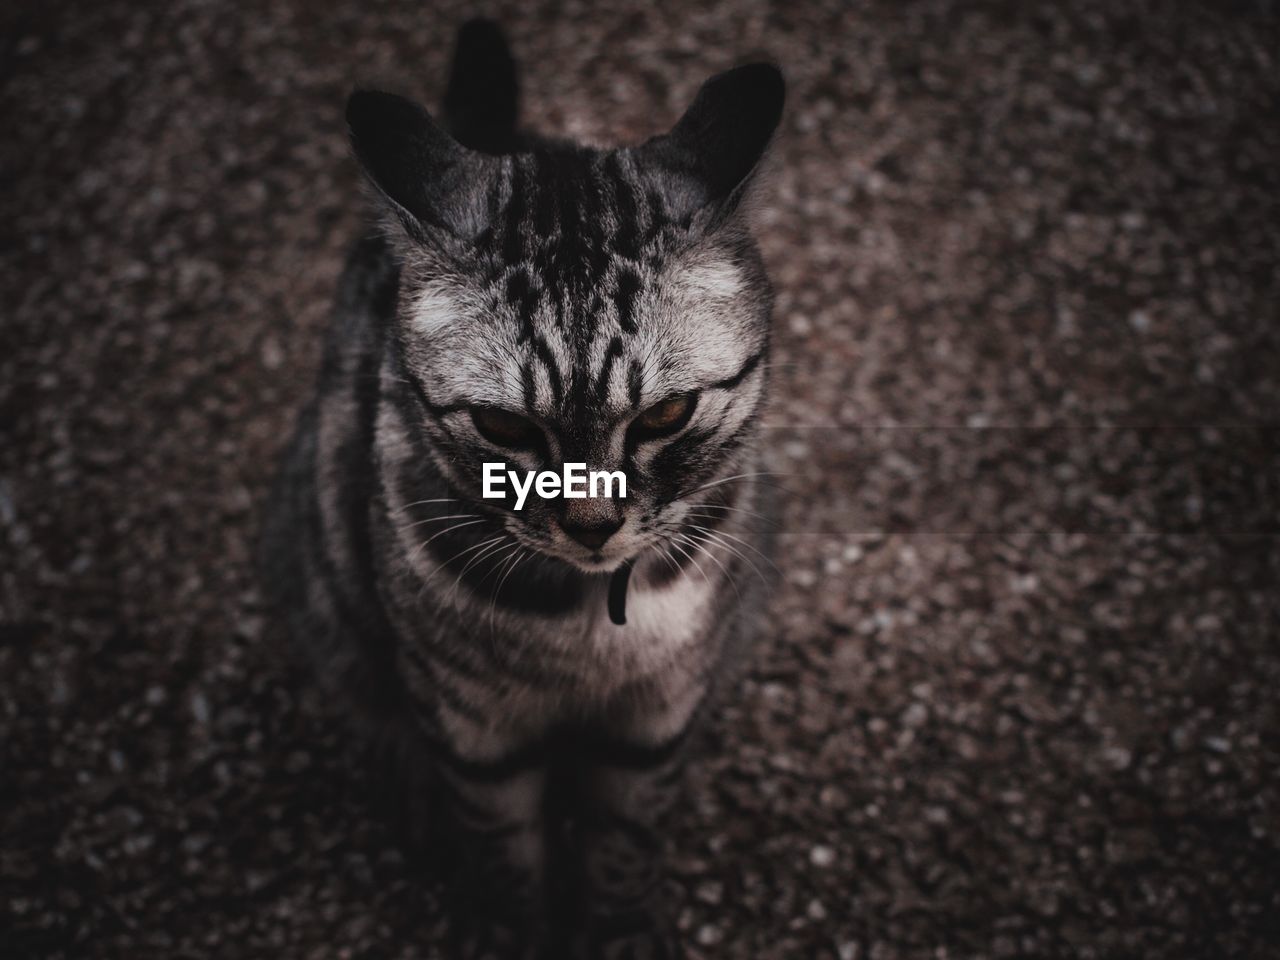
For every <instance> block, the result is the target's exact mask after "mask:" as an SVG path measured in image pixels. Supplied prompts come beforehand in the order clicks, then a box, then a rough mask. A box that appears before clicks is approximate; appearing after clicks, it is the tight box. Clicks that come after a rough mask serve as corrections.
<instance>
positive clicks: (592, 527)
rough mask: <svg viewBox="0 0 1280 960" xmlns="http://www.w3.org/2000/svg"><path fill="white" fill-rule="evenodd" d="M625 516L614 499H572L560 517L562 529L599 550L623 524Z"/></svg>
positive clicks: (593, 548)
mask: <svg viewBox="0 0 1280 960" xmlns="http://www.w3.org/2000/svg"><path fill="white" fill-rule="evenodd" d="M622 523H623V516H622V511H621V510H620V509H619V508H618V505H617V504H616V503H614V502H613V501H612V500H603V499H601V500H571V501H569V503H568V506H567V507H566V509H565V511H564V515H563V516H561V517H560V529H561V530H563V531H564V532H565V533H567V534H568V535H569V536H571V537H572V538H573V539H574V540H577V541H578V542H579V543H580V544H582V545H583V546H584V547H589V548H590V549H592V550H599V549H600V548H601V547H603V546H604V545H605V543H606V541H608V539H609V538H610V537H612V536H613V535H614V534H615V533H617V532H618V530H619V528H620V527H621V526H622Z"/></svg>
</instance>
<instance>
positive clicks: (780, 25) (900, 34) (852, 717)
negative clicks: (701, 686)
mask: <svg viewBox="0 0 1280 960" xmlns="http://www.w3.org/2000/svg"><path fill="white" fill-rule="evenodd" d="M480 13H483V14H485V15H488V16H492V17H495V18H497V19H498V20H499V21H500V22H501V23H502V24H503V25H504V26H505V27H506V29H507V31H508V33H509V36H510V38H511V41H512V44H513V46H514V48H515V51H516V53H517V56H518V57H519V59H520V61H521V65H522V75H523V82H524V94H525V101H524V115H525V117H526V119H527V121H528V122H529V123H530V124H532V125H533V126H535V127H537V128H540V129H542V130H544V131H547V132H555V133H560V134H565V135H569V136H573V137H580V138H585V139H587V140H589V141H594V142H600V143H621V142H635V141H638V140H641V139H643V138H646V137H648V136H650V135H653V134H655V133H658V132H661V131H663V130H665V129H666V128H667V127H669V126H670V124H671V123H673V122H674V120H675V119H676V118H677V116H678V115H679V114H680V112H681V111H682V109H683V108H684V106H685V105H686V104H687V103H688V101H689V100H690V99H691V98H692V96H693V94H694V92H695V91H696V89H697V87H698V85H699V84H700V83H701V81H702V80H703V79H705V78H706V77H707V76H708V75H710V74H711V73H714V72H716V71H719V70H721V69H724V68H726V67H728V66H731V65H733V64H734V63H736V62H740V61H742V60H744V59H747V58H749V57H759V56H767V57H769V58H772V59H774V60H775V61H776V62H778V63H780V64H781V65H782V66H783V68H784V70H785V72H786V73H787V76H788V79H789V84H790V96H789V104H788V111H787V115H786V117H785V119H784V121H783V127H782V130H781V134H780V137H779V140H778V143H777V149H776V161H777V162H776V165H775V175H774V177H773V183H772V194H771V199H770V200H769V201H768V202H767V203H766V204H765V206H764V210H763V213H762V216H761V223H760V231H759V233H760V240H761V245H762V247H763V250H764V254H765V257H766V260H767V262H768V264H769V266H770V268H771V271H772V275H773V277H774V280H775V283H776V287H777V313H776V339H775V354H776V361H777V363H776V365H775V368H774V371H773V377H774V381H773V384H774V385H773V406H772V413H771V416H770V428H771V432H770V436H771V437H772V438H773V439H774V440H775V441H776V442H775V443H774V444H773V447H774V450H775V454H776V459H777V460H778V462H779V468H778V470H779V473H781V474H783V475H784V476H783V478H782V479H781V480H780V485H782V486H783V487H784V488H785V489H786V490H787V492H788V495H789V496H788V501H787V502H788V508H787V509H788V513H787V515H786V519H785V520H784V523H783V530H784V534H785V535H784V536H783V537H782V538H781V542H780V553H779V556H778V557H777V558H776V562H777V564H778V566H779V567H780V568H781V570H782V573H783V587H782V589H781V591H780V593H779V595H778V597H777V599H776V602H775V604H774V613H773V615H772V617H771V620H770V623H769V625H768V628H767V629H766V630H765V631H764V638H763V640H762V643H761V644H760V647H759V648H758V650H757V651H756V654H755V657H754V659H753V661H752V663H751V666H750V668H749V670H748V671H747V676H746V678H745V680H744V682H743V684H742V686H741V688H740V690H739V691H738V694H737V696H736V697H735V698H733V699H732V700H731V702H730V703H729V704H728V705H727V706H726V708H725V710H724V711H723V714H722V716H721V717H720V718H719V719H718V720H717V721H716V723H715V724H714V726H713V729H712V730H711V732H710V737H709V739H710V740H711V741H712V742H711V743H710V744H709V747H708V750H707V755H706V759H705V760H704V761H703V762H701V763H699V764H698V765H697V766H696V767H695V769H693V770H692V771H691V776H690V789H689V802H688V803H687V804H686V805H685V806H684V808H683V809H682V811H681V812H680V814H679V815H678V817H676V819H675V820H674V822H673V823H672V828H671V847H672V866H673V880H672V887H673V889H672V895H673V897H674V898H675V902H676V905H677V911H678V916H679V920H680V924H681V926H682V927H683V928H684V929H685V931H686V933H685V936H686V939H687V941H688V942H689V944H690V946H691V950H692V953H693V956H694V957H702V958H744V960H792V958H799V957H803V958H811V957H812V958H820V960H867V958H871V960H891V958H925V957H929V958H946V957H964V958H979V957H1031V956H1034V957H1119V956H1123V957H1144V958H1151V957H1169V958H1175V957H1176V958H1189V957H1196V958H1201V957H1217V956H1233V957H1263V956H1269V955H1274V954H1272V953H1270V951H1271V950H1274V949H1275V944H1276V943H1277V942H1280V919H1278V918H1280V777H1278V770H1280V740H1278V738H1277V731H1278V730H1280V715H1278V714H1280V710H1278V708H1277V700H1278V698H1277V690H1278V689H1280V643H1278V636H1277V633H1278V631H1277V624H1278V623H1280V590H1277V586H1276V584H1277V581H1278V580H1280V569H1278V568H1280V547H1278V541H1277V538H1276V533H1277V532H1280V531H1277V525H1278V520H1277V518H1278V517H1280V510H1278V509H1277V507H1278V506H1280V498H1278V497H1277V496H1276V483H1277V478H1278V477H1280V463H1278V462H1277V461H1278V457H1277V450H1278V449H1280V444H1277V439H1278V431H1277V424H1276V419H1275V417H1276V411H1277V408H1278V402H1280V349H1278V334H1277V328H1278V321H1280V306H1278V303H1280V300H1278V295H1280V289H1278V287H1280V269H1278V267H1280V257H1278V255H1280V172H1278V170H1280V168H1278V166H1277V159H1278V158H1280V119H1277V118H1278V117H1280V113H1278V111H1277V93H1278V91H1280V75H1278V73H1277V51H1280V25H1278V23H1277V15H1276V10H1275V7H1274V5H1273V4H1270V3H1262V2H1252V3H1250V2H1239V0H1238V2H1233V3H1219V4H1211V3H1198V2H1187V3H1180V4H1178V3H1169V2H1164V3H1160V2H1136V3H1115V2H1106V0H1103V2H1073V3H1062V2H1008V3H963V2H959V0H934V2H905V3H904V2H892V0H884V2H865V3H840V2H827V3H822V2H809V0H800V2H787V3H775V4H766V3H751V2H745V0H743V2H738V3H732V4H719V5H717V4H709V3H708V4H702V3H698V4H682V5H679V6H674V5H673V6H671V7H670V8H668V9H662V8H659V7H658V6H655V5H651V4H650V3H647V2H642V0H624V2H619V3H611V4H608V5H600V6H598V7H597V6H591V5H588V4H584V3H556V2H550V0H531V2H520V3H516V2H508V3H490V4H484V5H481V6H477V5H474V4H465V3H452V4H446V3H430V2H414V3H401V2H381V0H363V2H359V3H355V2H301V0H281V2H276V3H272V4H260V5H246V6H245V7H243V8H234V7H232V6H230V5H227V4H221V3H217V2H210V0H173V2H170V3H165V4H136V3H122V2H111V0H102V2H97V3H92V4H89V3H81V4H72V3H65V2H60V0H51V2H46V3H39V4H37V3H30V2H24V3H19V4H18V5H17V6H16V7H7V8H6V9H5V10H4V12H3V13H0V28H2V34H0V111H2V116H3V120H4V136H3V138H0V175H2V178H3V182H4V193H3V199H2V200H0V203H2V204H3V206H2V207H0V213H2V214H3V215H2V216H0V249H2V250H3V268H2V271H0V308H2V311H3V315H2V318H0V944H2V945H3V946H0V953H3V954H4V955H5V956H7V957H22V958H25V957H51V958H53V957H65V958H71V957H76V958H79V957H114V956H121V957H130V958H151V957H157V958H161V957H163V958H180V957H211V956H218V957H264V956H272V957H308V958H309V957H316V958H320V957H323V958H332V957H370V958H375V957H376V958H382V957H403V958H410V957H413V958H422V957H427V958H430V957H437V956H439V953H438V952H436V948H435V947H434V946H433V945H434V944H436V943H437V942H438V941H439V939H440V933H441V931H442V929H443V927H444V924H445V922H446V921H445V919H444V918H443V916H442V915H441V913H440V911H439V910H438V908H437V899H438V898H437V891H436V890H435V889H433V888H432V887H431V886H430V885H429V884H426V883H424V882H422V881H421V880H420V879H419V876H418V874H417V871H416V870H415V868H414V867H413V866H412V865H411V864H408V863H406V862H405V860H404V859H403V858H402V857H401V855H400V854H399V853H398V852H397V848H396V844H395V842H394V839H393V837H392V836H391V835H390V833H389V832H388V830H387V829H386V828H385V827H384V825H383V824H382V822H381V821H380V820H379V819H378V818H377V817H376V816H375V815H374V814H373V812H372V808H371V806H370V803H369V797H368V796H367V790H366V779H365V777H364V773H363V768H362V766H361V760H360V757H359V756H358V755H357V754H356V752H355V751H354V750H352V749H351V747H350V746H349V745H348V740H347V737H346V732H345V730H344V729H343V728H342V726H341V724H340V723H335V722H333V721H331V720H327V719H320V718H317V717H315V716H313V715H312V714H311V713H310V712H308V711H306V710H304V709H303V708H302V707H301V705H300V698H301V695H302V694H301V691H302V690H303V688H304V686H305V678H304V677H303V676H302V675H301V674H300V672H299V671H298V670H297V669H296V668H295V666H294V665H293V664H292V663H291V661H290V659H289V657H288V655H287V654H286V652H285V651H284V650H283V649H282V645H281V644H280V643H279V642H278V640H279V638H278V635H277V634H276V632H275V630H274V629H273V627H272V626H271V624H270V622H269V621H268V620H267V618H266V617H265V616H264V612H263V609H262V605H261V600H260V597H259V594H258V590H257V586H256V584H255V581H254V575H253V570H252V567H251V564H250V553H251V547H252V543H253V538H254V535H255V531H256V528H257V525H258V523H259V521H260V517H259V510H260V504H261V500H262V495H263V493H264V490H265V485H266V483H267V481H268V478H269V476H270V473H271V469H272V464H273V460H274V457H275V455H276V453H277V451H278V450H279V448H280V446H281V444H282V442H283V439H284V437H285V436H286V434H287V432H288V430H289V429H290V426H291V423H292V419H293V417H294V414H295V412H296V411H297V409H298V407H299V406H300V404H301V403H302V402H303V401H304V399H305V397H306V396H307V394H308V392H309V390H310V388H311V384H312V381H313V377H314V375H315V372H316V368H317V361H318V351H319V345H320V337H321V331H322V330H323V328H324V326H325V324H326V322H327V318H328V313H329V309H330V299H331V295H332V292H333V289H334V283H335V279H336V275H337V272H338V269H339V266H340V263H341V260H342V256H343V252H344V248H345V247H346V246H347V244H348V243H349V242H350V241H351V240H352V239H353V238H354V237H356V236H358V235H360V234H361V232H362V231H366V230H368V229H369V222H370V221H369V217H368V213H367V211H366V209H365V208H364V206H363V204H362V201H361V196H360V192H359V189H358V182H359V181H358V176H357V172H356V169H355V166H354V164H353V163H352V161H351V160H350V159H349V157H348V150H347V145H346V141H345V135H344V127H343V121H342V108H343V102H344V99H345V96H346V94H347V92H348V90H349V89H350V88H351V87H352V86H353V85H355V84H357V83H360V84H363V85H370V86H384V87H387V88H389V89H393V90H396V91H398V92H402V93H406V94H410V95H413V96H416V97H419V98H421V99H422V100H423V101H424V102H427V103H430V104H434V103H436V102H438V100H439V97H440V95H441V93H442V91H443V83H444V79H445V73H446V69H447V66H448V62H449V58H450V53H451V48H452V42H453V36H454V33H455V31H456V29H457V27H458V26H459V24H461V23H462V22H463V21H464V20H465V19H467V18H469V17H471V16H474V15H476V14H480ZM1152 451H1156V455H1154V456H1153V455H1152ZM1047 502H1052V504H1053V509H1052V510H1050V509H1045V508H1044V504H1045V503H1047ZM743 587H744V589H750V585H748V584H743Z"/></svg>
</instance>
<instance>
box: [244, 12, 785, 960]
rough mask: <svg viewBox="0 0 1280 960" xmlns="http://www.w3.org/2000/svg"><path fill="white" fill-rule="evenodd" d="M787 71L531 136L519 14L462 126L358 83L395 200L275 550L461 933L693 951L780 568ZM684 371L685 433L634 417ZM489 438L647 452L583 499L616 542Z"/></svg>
mask: <svg viewBox="0 0 1280 960" xmlns="http://www.w3.org/2000/svg"><path fill="white" fill-rule="evenodd" d="M781 96H782V92H781V80H780V78H779V77H778V75H777V72H776V71H775V70H773V68H771V67H763V66H754V67H747V68H741V69H740V70H738V71H734V72H731V73H729V74H724V75H721V76H720V77H717V78H715V79H713V80H712V81H710V82H709V83H708V84H707V86H705V87H704V88H703V92H702V93H701V94H700V95H699V98H698V100H697V101H696V102H695V103H694V105H693V107H691V109H690V111H689V113H688V114H687V115H686V118H685V120H682V121H681V124H680V125H678V126H677V127H676V128H675V130H673V131H672V132H671V133H670V134H668V135H667V136H665V137H658V138H655V139H654V140H652V141H649V142H648V143H646V144H643V145H641V146H639V147H633V148H624V149H619V150H598V149H589V148H584V147H579V146H575V145H572V144H565V143H559V142H554V141H549V140H543V139H537V138H533V137H530V136H528V135H524V134H521V133H519V132H517V131H516V129H515V126H514V117H515V101H514V98H515V91H514V76H513V65H512V61H511V60H510V56H509V54H508V53H507V50H506V47H505V44H504V42H503V41H502V39H501V36H500V34H498V33H497V31H496V28H494V27H492V26H491V25H489V24H485V23H473V24H471V25H469V26H468V27H466V28H464V30H463V33H462V35H461V37H460V43H459V51H458V57H457V61H456V63H455V69H454V74H453V77H452V81H451V87H450V92H449V97H448V99H447V100H446V111H445V119H446V123H447V124H448V127H449V129H450V130H451V132H452V136H450V135H449V134H446V133H445V132H444V131H443V129H441V128H440V127H438V126H436V125H435V124H434V123H433V122H432V121H431V119H430V118H429V117H428V116H427V114H426V112H425V111H423V110H421V108H418V107H416V106H414V105H412V104H410V103H408V102H407V101H403V100H400V99H399V98H394V97H391V96H389V95H385V94H374V93H357V94H355V95H354V96H353V98H352V101H351V104H350V106H349V111H348V117H349V120H350V122H351V126H352V137H353V143H354V146H355V149H356V154H357V157H358V158H359V159H360V160H361V162H362V164H363V166H364V167H365V170H366V173H367V174H368V176H369V179H370V181H371V183H372V184H373V187H374V189H375V192H376V193H377V199H378V203H379V205H380V208H381V209H382V210H383V212H384V213H385V214H386V225H385V229H384V230H383V231H382V232H381V233H380V234H379V235H378V236H376V237H373V238H370V239H367V240H364V241H362V242H360V243H359V244H357V245H356V247H355V248H354V250H353V252H352V255H351V257H350V258H349V261H348V264H347V266H346V269H345V270H344V273H343V275H342V278H341V281H340V285H339V293H338V298H337V305H336V311H335V316H334V322H333V326H332V330H331V334H330V337H329V341H328V346H327V349H326V353H325V358H324V363H323V369H322V372H321V375H320V380H319V385H318V390H317V393H316V396H315V398H314V400H313V402H312V403H311V404H310V406H309V407H308V408H307V410H306V411H305V412H304V413H303V415H302V417H301V420H300V423H299V426H298V429H297V432H296V435H295V437H294V440H293V442H292V444H291V446H290V448H289V450H288V452H287V454H286V457H285V464H284V467H283V470H282V472H281V475H280V479H279V482H278V484H277V486H276V491H275V494H274V498H273V500H272V503H271V505H270V508H269V512H268V525H267V533H266V538H265V544H266V566H267V573H268V578H269V582H270V586H271V588H272V591H273V593H274V595H275V597H276V598H277V600H278V601H279V604H280V607H281V609H282V611H283V613H284V615H285V617H286V618H287V621H288V624H289V627H290V629H291V632H292V633H293V635H294V637H295V639H296V640H297V642H298V643H299V644H300V645H302V646H303V647H304V648H306V650H307V651H308V652H309V654H310V656H311V659H312V660H313V661H314V663H315V665H316V668H317V671H318V673H319V676H320V678H321V679H322V681H324V683H325V684H327V685H328V689H330V690H331V691H332V692H333V694H334V697H333V698H332V699H334V701H335V702H337V703H339V704H342V705H343V710H344V712H346V713H348V714H349V715H351V716H353V717H357V718H359V719H360V720H361V721H363V727H364V729H365V730H366V732H367V733H369V734H370V735H371V736H372V737H373V738H374V742H375V743H378V744H380V745H382V748H383V750H384V753H385V754H386V755H387V756H388V757H389V758H391V759H393V760H394V764H393V765H392V766H393V770H394V775H393V779H392V780H391V781H389V783H388V785H387V786H386V787H385V789H386V790H387V791H388V792H389V793H390V795H391V796H392V797H393V798H394V801H395V803H394V806H395V807H396V808H397V809H398V810H399V811H400V812H401V814H402V816H403V820H404V823H405V826H406V827H407V829H408V831H409V834H410V837H411V839H413V840H414V841H416V842H417V843H418V844H419V845H420V846H421V848H422V849H423V851H424V853H425V855H426V858H427V859H428V861H429V862H431V863H433V864H434V865H436V866H437V867H439V868H440V869H441V871H442V872H443V873H444V874H445V877H446V881H447V889H448V890H449V891H450V892H451V893H452V894H453V896H454V908H455V910H456V911H457V919H458V922H457V923H456V924H454V926H455V928H456V930H457V931H458V932H457V935H456V938H455V943H454V950H455V953H456V954H457V955H458V956H466V957H481V956H493V957H495V958H505V957H544V958H556V960H560V958H565V957H592V958H595V957H614V956H618V957H651V958H659V957H674V956H678V955H679V954H680V946H679V944H678V942H677V940H676V938H675V937H674V936H673V935H672V931H671V927H670V924H668V923H667V922H666V921H665V920H664V919H663V911H662V909H661V904H660V897H659V896H658V893H659V890H660V887H661V882H660V881H661V873H660V869H659V859H660V858H659V851H660V849H661V846H662V844H661V835H660V833H659V832H658V827H659V825H660V823H661V819H662V817H663V815H664V814H665V813H666V812H667V810H668V809H669V808H670V807H671V806H672V804H673V802H674V801H675V798H676V795H677V791H676V784H677V781H678V773H679V770H680V766H681V763H682V760H683V758H684V755H685V753H686V746H687V741H688V734H689V732H690V730H691V729H693V728H695V726H696V722H697V720H698V719H699V718H700V717H701V716H702V715H704V714H705V712H706V707H707V705H708V703H709V702H711V700H712V699H713V696H714V694H715V692H716V690H717V689H718V688H720V687H722V686H723V681H724V679H725V678H726V677H727V676H728V675H729V668H730V667H731V666H732V664H733V663H734V662H735V661H736V660H737V659H739V653H738V651H739V649H740V647H741V645H742V642H743V640H744V639H745V636H746V633H747V631H748V629H749V628H750V627H751V626H753V625H754V623H755V622H756V621H757V620H758V619H759V617H760V609H759V608H760V604H761V602H762V597H763V594H764V589H763V584H762V582H761V580H762V579H765V578H766V577H767V569H768V562H767V560H765V559H764V556H763V555H764V553H765V552H766V551H767V545H766V543H765V542H764V537H763V535H762V521H763V518H764V515H765V513H766V512H767V507H766V498H764V497H763V487H762V484H761V481H760V476H761V474H762V470H763V468H762V465H761V461H760V456H759V452H758V449H757V422H758V419H759V416H760V413H761V406H762V403H763V401H764V397H765V387H766V374H767V369H768V363H767V360H768V344H769V314H770V304H771V295H770V288H769V284H768V281H767V279H766V277H765V273H764V269H763V266H762V263H761V259H760V257H759V255H758V253H757V250H756V247H755V244H754V243H753V241H752V239H751V237H750V234H749V232H748V229H747V224H746V216H745V210H746V206H745V205H744V204H743V203H742V200H743V196H744V193H745V192H746V190H747V188H748V186H749V184H750V181H751V180H752V179H753V174H754V171H755V169H756V167H757V166H758V161H759V160H760V158H761V156H762V155H763V152H764V150H765V147H766V146H767V143H768V141H769V138H770V136H771V134H772V132H773V128H774V126H775V125H776V123H777V120H778V116H779V114H780V111H781ZM687 391H698V398H697V402H696V407H695V409H694V414H693V416H692V419H691V420H690V421H689V423H688V424H687V426H685V427H683V429H681V430H680V431H679V432H678V433H677V434H675V435H674V436H671V437H667V438H663V439H660V440H652V441H648V442H640V443H635V442H631V440H630V439H629V438H630V436H631V435H630V434H629V433H628V424H629V423H630V422H631V421H632V420H633V419H634V418H635V417H636V415H637V414H638V413H639V412H640V411H641V410H644V409H645V408H647V407H649V406H650V405H651V404H654V403H656V402H658V401H660V400H662V399H664V398H666V397H668V396H671V395H673V394H678V393H683V392H687ZM478 405H479V406H494V407H501V408H504V409H507V410H511V411H514V412H517V413H520V414H521V415H523V416H525V417H527V418H529V419H531V420H533V421H535V422H536V423H537V424H539V425H540V426H542V428H543V430H544V432H545V436H546V446H545V448H543V449H540V450H530V451H512V450H505V449H500V448H496V447H494V446H493V445H492V444H490V443H489V442H487V441H486V440H485V439H484V438H483V437H482V436H481V435H480V433H479V432H478V431H477V429H476V427H475V425H474V424H473V422H472V420H471V416H470V410H471V408H472V407H475V406H478ZM494 460H501V461H505V462H507V463H508V464H510V465H511V467H512V468H515V469H520V470H525V469H541V468H544V467H552V468H554V467H556V466H558V464H560V463H561V462H564V461H581V462H585V463H587V464H588V466H589V467H590V468H591V469H610V470H614V469H623V470H625V471H626V474H627V478H628V496H627V498H626V499H625V500H623V501H618V502H616V503H614V504H607V505H601V504H595V503H593V502H592V501H577V502H576V503H574V504H573V505H572V509H576V510H580V511H581V510H586V511H588V512H589V511H591V510H593V509H601V508H602V506H608V507H609V508H610V509H614V508H617V509H618V510H619V511H620V513H619V515H620V517H621V519H622V526H621V528H620V529H619V530H618V531H617V532H616V533H615V534H614V535H613V536H612V537H611V538H609V540H608V541H607V542H606V543H605V544H604V545H603V546H602V547H600V548H598V549H593V548H591V547H588V546H584V545H583V544H582V543H579V542H578V541H576V540H574V539H572V538H570V537H569V536H567V535H566V534H565V532H564V529H563V527H562V523H563V521H564V517H565V510H566V508H567V507H569V506H570V505H568V504H566V502H564V501H542V500H540V499H539V498H537V497H531V498H530V502H529V504H528V505H527V506H526V509H525V510H523V511H521V512H519V513H517V512H514V511H512V510H511V509H510V504H508V503H503V502H495V501H491V500H482V499H480V497H479V493H480V489H481V485H480V469H481V468H480V465H481V464H482V463H483V462H485V461H494ZM624 562H632V563H634V568H633V573H632V576H631V579H630V587H629V590H628V591H627V594H626V604H625V615H626V623H625V625H618V624H615V623H613V622H611V620H610V618H609V616H608V613H607V603H606V592H607V590H608V584H609V578H610V574H611V572H613V571H615V570H616V569H617V568H618V567H619V566H620V565H621V564H623V563H624ZM468 918H470V919H468Z"/></svg>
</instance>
